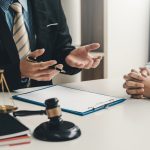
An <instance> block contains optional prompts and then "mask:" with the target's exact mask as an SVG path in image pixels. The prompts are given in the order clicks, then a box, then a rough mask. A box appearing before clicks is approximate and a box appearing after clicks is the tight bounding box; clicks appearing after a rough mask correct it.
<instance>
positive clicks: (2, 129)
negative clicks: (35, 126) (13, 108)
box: [0, 114, 31, 146]
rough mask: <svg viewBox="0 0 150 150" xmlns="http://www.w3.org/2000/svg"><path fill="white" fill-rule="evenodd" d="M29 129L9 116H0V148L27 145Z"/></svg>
mask: <svg viewBox="0 0 150 150" xmlns="http://www.w3.org/2000/svg"><path fill="white" fill-rule="evenodd" d="M30 142H31V138H30V131H29V129H28V128H27V127H26V126H25V125H23V124H22V123H21V122H19V121H18V120H17V119H16V118H14V117H12V116H11V115H9V114H0V146H4V145H9V146H14V145H20V144H28V143H30Z"/></svg>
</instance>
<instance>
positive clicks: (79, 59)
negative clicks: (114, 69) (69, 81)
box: [66, 43, 102, 69]
mask: <svg viewBox="0 0 150 150" xmlns="http://www.w3.org/2000/svg"><path fill="white" fill-rule="evenodd" d="M99 47H100V44H98V43H93V44H90V45H86V46H82V47H80V48H77V49H75V50H73V51H72V52H71V53H70V54H69V55H68V56H67V57H66V63H67V64H68V65H69V66H71V67H74V68H79V69H90V68H96V67H97V66H98V65H99V64H100V61H101V59H102V57H100V56H98V57H93V56H91V55H90V54H89V52H91V51H93V50H96V49H98V48H99Z"/></svg>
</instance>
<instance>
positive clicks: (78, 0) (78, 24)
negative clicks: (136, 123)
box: [54, 0, 150, 84]
mask: <svg viewBox="0 0 150 150" xmlns="http://www.w3.org/2000/svg"><path fill="white" fill-rule="evenodd" d="M61 1H62V5H63V8H64V12H65V14H66V18H67V22H68V26H69V29H70V33H71V36H72V39H73V45H75V46H76V47H79V46H81V45H85V44H90V43H93V42H99V43H100V44H101V48H100V49H98V50H96V51H95V52H93V53H92V55H101V56H103V60H102V62H101V64H100V65H99V66H98V68H96V69H90V70H83V71H82V72H81V73H79V74H77V75H75V76H68V75H67V76H66V75H59V76H58V77H56V78H55V79H54V83H55V84H58V83H69V82H80V81H87V80H95V79H103V78H121V77H122V76H123V75H124V74H126V73H128V72H129V71H130V70H131V69H132V68H138V67H141V66H144V65H145V64H146V63H147V62H148V61H149V54H150V53H149V51H150V49H149V33H150V32H149V31H150V30H149V20H150V19H149V18H150V17H149V16H150V9H149V8H150V7H149V6H150V1H149V0H61Z"/></svg>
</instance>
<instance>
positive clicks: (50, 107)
mask: <svg viewBox="0 0 150 150" xmlns="http://www.w3.org/2000/svg"><path fill="white" fill-rule="evenodd" d="M58 102H59V101H58V99H57V98H52V99H48V100H46V101H45V106H46V111H18V112H15V113H14V116H28V115H36V114H46V115H47V116H48V119H49V121H47V122H44V123H42V124H40V125H39V126H38V127H37V128H36V129H35V130H34V133H33V135H34V137H35V138H37V139H39V140H42V141H53V142H59V141H69V140H73V139H76V138H78V137H80V135H81V131H80V129H79V127H78V126H76V125H75V124H74V123H72V122H68V121H63V119H62V118H61V116H62V112H61V108H60V106H59V105H58Z"/></svg>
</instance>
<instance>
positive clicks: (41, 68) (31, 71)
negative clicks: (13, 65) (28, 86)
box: [20, 49, 63, 81]
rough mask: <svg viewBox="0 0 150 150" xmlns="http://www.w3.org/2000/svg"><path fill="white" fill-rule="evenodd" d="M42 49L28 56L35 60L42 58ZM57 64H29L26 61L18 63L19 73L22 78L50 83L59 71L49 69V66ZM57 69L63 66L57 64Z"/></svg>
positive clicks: (51, 62) (54, 61) (51, 61)
mask: <svg viewBox="0 0 150 150" xmlns="http://www.w3.org/2000/svg"><path fill="white" fill-rule="evenodd" d="M44 51H45V50H44V49H39V50H36V51H34V52H32V53H30V54H29V55H28V56H30V57H33V58H37V57H39V56H42V55H43V53H44ZM55 64H57V61H56V60H50V61H46V62H34V63H33V62H29V61H27V59H26V58H25V59H23V60H21V61H20V72H21V76H22V77H28V78H30V79H34V80H37V81H50V80H51V79H52V78H53V77H55V76H56V75H57V74H59V71H57V70H55V69H49V67H50V66H53V65H55ZM56 67H57V68H60V69H62V68H63V65H62V64H59V65H57V66H56Z"/></svg>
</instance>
